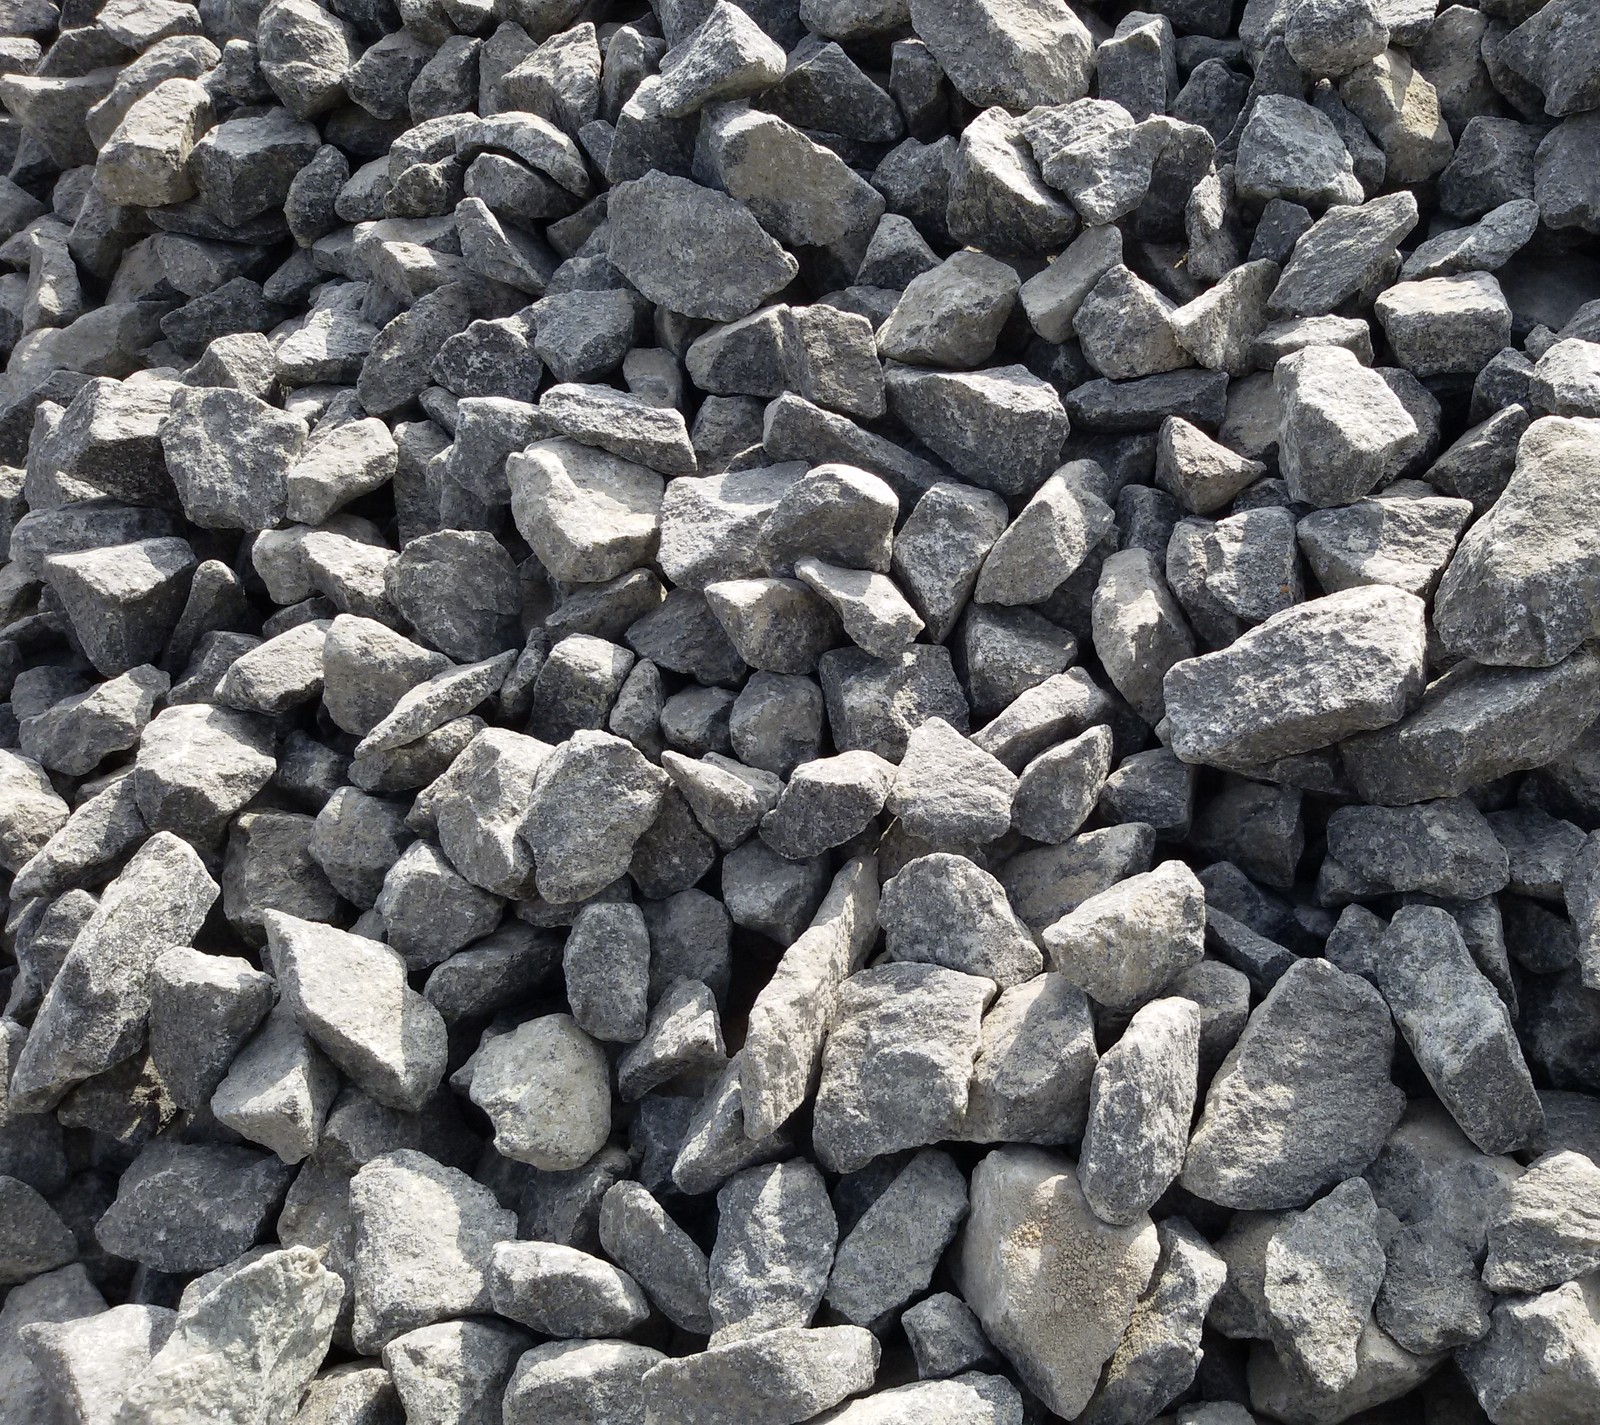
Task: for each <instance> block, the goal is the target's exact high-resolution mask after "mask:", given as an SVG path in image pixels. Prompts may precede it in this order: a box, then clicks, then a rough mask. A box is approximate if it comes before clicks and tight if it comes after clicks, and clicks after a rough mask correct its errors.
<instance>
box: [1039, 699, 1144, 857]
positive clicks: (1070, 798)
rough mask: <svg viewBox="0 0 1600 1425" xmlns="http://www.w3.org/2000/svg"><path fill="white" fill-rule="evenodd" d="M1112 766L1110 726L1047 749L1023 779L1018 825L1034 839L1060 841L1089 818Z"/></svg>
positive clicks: (1067, 837) (1098, 728)
mask: <svg viewBox="0 0 1600 1425" xmlns="http://www.w3.org/2000/svg"><path fill="white" fill-rule="evenodd" d="M1110 770H1111V729H1110V728H1109V727H1106V726H1104V725H1102V726H1099V727H1091V728H1090V729H1089V730H1088V731H1087V732H1084V733H1080V734H1079V735H1078V736H1077V737H1073V738H1069V739H1068V740H1067V741H1065V742H1062V743H1060V744H1058V745H1057V746H1055V747H1052V748H1050V749H1049V750H1048V751H1046V752H1041V753H1040V754H1039V755H1038V756H1037V757H1035V758H1034V759H1033V760H1032V761H1031V762H1029V763H1028V765H1027V766H1026V767H1025V768H1024V769H1023V771H1022V776H1021V777H1020V778H1019V779H1018V781H1017V790H1016V796H1015V798H1014V800H1013V801H1012V805H1011V824H1012V826H1013V827H1014V828H1015V829H1016V830H1017V831H1018V832H1020V833H1021V834H1022V835H1024V836H1026V837H1029V838H1030V839H1032V840H1034V841H1041V842H1044V843H1045V844H1046V845H1051V846H1056V845H1060V844H1061V843H1062V842H1064V841H1067V840H1068V839H1070V838H1071V837H1072V836H1073V835H1074V834H1075V833H1076V832H1077V830H1078V828H1079V827H1081V826H1082V825H1083V823H1084V822H1085V821H1086V820H1088V817H1089V813H1090V812H1092V811H1093V810H1094V808H1095V803H1096V801H1097V800H1099V799H1100V798H1101V789H1102V788H1103V787H1104V786H1105V784H1106V776H1107V774H1108V773H1109V772H1110ZM1118 819H1119V820H1124V821H1127V820H1134V819H1135V818H1132V817H1119V818H1118Z"/></svg>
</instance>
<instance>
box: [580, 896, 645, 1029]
mask: <svg viewBox="0 0 1600 1425" xmlns="http://www.w3.org/2000/svg"><path fill="white" fill-rule="evenodd" d="M562 963H563V966H564V969H565V977H566V986H567V1002H568V1003H569V1004H570V1005H571V1006H572V1013H573V1018H574V1019H576V1020H577V1022H578V1026H579V1027H580V1028H581V1029H582V1030H583V1031H584V1032H585V1033H586V1034H590V1035H592V1036H593V1037H594V1038H596V1039H602V1040H609V1041H612V1042H616V1043H623V1044H632V1043H635V1042H637V1041H638V1040H639V1039H641V1038H643V1037H644V1031H645V1025H646V1023H647V1022H648V1015H649V1006H648V1004H647V1002H646V999H647V993H648V990H649V982H650V931H649V929H648V927H647V926H646V925H645V919H644V913H643V912H642V911H641V910H640V909H639V908H638V907H637V906H635V905H630V904H628V903H627V902H621V903H618V904H615V905H603V904H591V905H586V906H584V908H583V909H582V910H580V911H579V912H578V914H577V918H576V919H575V920H574V921H573V922H572V930H571V933H570V934H569V935H568V936H567V943H566V948H565V950H564V952H563V960H562Z"/></svg>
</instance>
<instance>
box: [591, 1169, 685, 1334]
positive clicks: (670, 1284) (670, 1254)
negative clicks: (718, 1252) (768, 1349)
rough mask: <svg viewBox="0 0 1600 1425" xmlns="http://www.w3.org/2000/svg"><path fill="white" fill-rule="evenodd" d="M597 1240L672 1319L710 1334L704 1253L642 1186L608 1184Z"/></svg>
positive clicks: (678, 1324)
mask: <svg viewBox="0 0 1600 1425" xmlns="http://www.w3.org/2000/svg"><path fill="white" fill-rule="evenodd" d="M600 1241H601V1243H602V1244H603V1246H604V1247H605V1250H606V1254H607V1255H608V1256H609V1257H611V1258H612V1259H613V1260H614V1261H616V1262H617V1263H618V1264H619V1265H620V1266H621V1267H622V1269H623V1270H624V1271H626V1272H627V1273H628V1274H629V1275H630V1276H631V1277H633V1279H634V1280H635V1281H637V1282H638V1283H639V1285H640V1286H641V1287H642V1288H643V1289H644V1292H645V1295H647V1296H648V1297H649V1298H650V1300H651V1301H652V1302H653V1303H654V1304H655V1306H656V1307H657V1308H658V1309H659V1310H660V1311H661V1313H662V1314H663V1315H664V1316H666V1317H667V1318H668V1319H670V1320H671V1321H672V1322H673V1324H674V1325H676V1326H678V1327H680V1328H681V1329H683V1330H685V1331H690V1332H693V1333H695V1334H696V1335H701V1336H704V1335H709V1334H710V1332H711V1329H712V1317H711V1308H710V1304H709V1303H710V1296H709V1291H710V1288H709V1284H708V1272H709V1264H708V1262H707V1259H706V1254H705V1253H704V1252H702V1251H701V1250H700V1248H699V1246H698V1245H696V1243H695V1241H694V1239H693V1238H691V1237H690V1236H689V1234H688V1233H686V1232H685V1231H684V1230H683V1228H681V1227H680V1226H678V1224H677V1223H676V1222H674V1221H673V1220H672V1218H671V1217H669V1216H668V1215H667V1213H666V1211H665V1210H664V1209H663V1208H662V1206H661V1204H660V1203H659V1202H657V1201H656V1199H655V1198H654V1197H653V1196H652V1195H651V1194H650V1192H649V1191H648V1190H647V1189H646V1188H644V1187H643V1186H641V1185H640V1184H638V1183H632V1182H619V1183H615V1184H613V1185H612V1187H611V1188H609V1189H608V1190H607V1192H606V1195H605V1201H604V1202H603V1203H602V1205H601V1209H600Z"/></svg>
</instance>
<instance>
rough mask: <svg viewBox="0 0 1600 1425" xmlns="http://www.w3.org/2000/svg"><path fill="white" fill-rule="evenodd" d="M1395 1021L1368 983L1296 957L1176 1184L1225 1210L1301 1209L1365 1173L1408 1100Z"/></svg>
mask: <svg viewBox="0 0 1600 1425" xmlns="http://www.w3.org/2000/svg"><path fill="white" fill-rule="evenodd" d="M1393 1057H1394V1023H1393V1021H1392V1020H1391V1019H1390V1017H1389V1010H1388V1006H1387V1005H1385V1004H1384V1002H1383V1000H1382V998H1381V997H1380V996H1379V994H1378V992H1377V991H1376V990H1375V989H1373V987H1372V986H1371V985H1369V984H1368V983H1367V982H1366V981H1365V980H1363V979H1361V978H1359V977H1358V976H1355V975H1348V974H1346V973H1345V972H1344V971H1342V970H1337V969H1335V968H1334V967H1333V966H1332V965H1330V964H1328V963H1327V962H1326V961H1324V960H1300V961H1297V962H1296V963H1295V964H1294V965H1292V966H1291V967H1290V968H1289V970H1288V971H1287V972H1286V973H1285V974H1284V975H1283V977H1282V978H1281V979H1280V980H1279V981H1278V982H1277V984H1276V985H1274V986H1273V987H1272V989H1271V991H1270V992H1269V993H1268V995H1267V997H1266V999H1264V1000H1263V1001H1262V1002H1261V1004H1260V1005H1259V1006H1257V1008H1256V1010H1255V1012H1254V1013H1253V1014H1252V1015H1251V1016H1250V1022H1249V1023H1248V1024H1247V1025H1246V1026H1245V1028H1244V1032H1243V1033H1242V1034H1241V1035H1240V1036H1239V1041H1238V1043H1237V1044H1235V1045H1234V1047H1233V1049H1232V1050H1231V1051H1230V1052H1229V1054H1228V1057H1227V1058H1226V1059H1225V1060H1223V1063H1222V1067H1221V1068H1220V1069H1219V1070H1218V1071H1217V1075H1216V1077H1215V1078H1214V1079H1213V1080H1212V1081H1211V1087H1210V1089H1209V1091H1208V1092H1207V1094H1206V1102H1205V1111H1204V1112H1203V1113H1202V1114H1201V1117H1200V1122H1199V1124H1198V1125H1197V1126H1196V1128H1195V1130H1194V1135H1193V1137H1192V1138H1191V1139H1190V1142H1189V1154H1188V1158H1187V1159H1186V1160H1185V1162H1184V1167H1183V1173H1182V1176H1181V1178H1180V1182H1181V1183H1182V1184H1183V1186H1184V1187H1186V1188H1188V1190H1189V1191H1190V1192H1192V1193H1195V1194H1197V1195H1198V1196H1200V1197H1203V1198H1206V1199H1208V1200H1209V1201H1211V1202H1216V1203H1220V1204H1222V1205H1223V1206H1225V1207H1234V1208H1255V1209H1264V1208H1280V1207H1298V1206H1299V1205H1300V1204H1301V1203H1303V1202H1305V1201H1306V1200H1307V1199H1308V1198H1310V1197H1311V1196H1312V1195H1313V1194H1315V1193H1317V1192H1319V1191H1320V1190H1322V1189H1323V1188H1326V1187H1328V1186H1330V1185H1332V1184H1333V1183H1336V1182H1340V1181H1342V1180H1343V1179H1345V1178H1347V1177H1350V1176H1352V1175H1353V1174H1355V1173H1358V1172H1360V1171H1361V1170H1362V1169H1363V1168H1365V1167H1366V1166H1367V1164H1368V1163H1370V1162H1371V1161H1372V1160H1373V1159H1374V1158H1375V1157H1376V1156H1377V1154H1378V1150H1379V1149H1380V1148H1381V1147H1382V1146H1383V1141H1384V1139H1385V1138H1387V1137H1388V1134H1389V1130H1390V1129H1391V1128H1392V1127H1393V1126H1394V1125H1395V1123H1396V1122H1397V1121H1398V1120H1399V1117H1400V1114H1401V1112H1402V1111H1403V1110H1404V1108H1405V1095H1404V1094H1403V1093H1401V1091H1400V1090H1399V1089H1397V1088H1396V1087H1395V1086H1394V1084H1393V1083H1392V1082H1390V1079H1389V1065H1390V1061H1391V1060H1392V1059H1393Z"/></svg>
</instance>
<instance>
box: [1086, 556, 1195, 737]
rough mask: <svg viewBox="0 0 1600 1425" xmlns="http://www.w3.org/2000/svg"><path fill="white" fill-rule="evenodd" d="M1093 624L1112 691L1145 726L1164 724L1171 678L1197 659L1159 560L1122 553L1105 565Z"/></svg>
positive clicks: (1096, 644)
mask: <svg viewBox="0 0 1600 1425" xmlns="http://www.w3.org/2000/svg"><path fill="white" fill-rule="evenodd" d="M1091 620H1092V628H1093V632H1094V646H1095V652H1096V653H1097V654H1099V656H1100V661H1101V662H1102V663H1103V664H1104V665H1105V669H1106V674H1107V676H1108V677H1110V679H1111V682H1112V685H1113V686H1114V687H1115V688H1116V690H1117V691H1118V692H1119V693H1121V694H1122V696H1123V697H1124V698H1126V699H1127V700H1128V702H1129V703H1130V704H1131V705H1132V706H1133V709H1134V711H1135V712H1137V713H1138V714H1139V715H1140V716H1141V717H1142V718H1144V719H1145V721H1146V722H1149V723H1152V724H1153V723H1156V722H1159V721H1160V720H1161V718H1162V717H1163V716H1164V715H1165V712H1166V701H1165V694H1164V692H1163V683H1164V680H1165V678H1166V675H1167V673H1168V672H1169V671H1170V670H1171V669H1172V667H1173V666H1174V665H1175V664H1179V663H1183V662H1185V661H1186V660H1192V659H1193V657H1194V652H1195V645H1194V635H1193V633H1192V632H1191V631H1190V629H1189V624H1188V621H1187V620H1186V619H1185V618H1184V615H1183V609H1182V607H1181V606H1180V605H1179V603H1178V601H1177V599H1176V598H1175V597H1173V594H1172V591H1171V590H1170V589H1169V588H1168V587H1167V582H1166V579H1165V578H1164V577H1163V574H1162V568H1161V562H1160V561H1158V560H1157V558H1156V556H1155V555H1154V554H1152V553H1151V552H1150V551H1149V550H1147V549H1123V550H1120V551H1119V552H1117V553H1116V554H1113V555H1112V556H1111V557H1110V558H1109V559H1107V560H1106V561H1105V563H1104V564H1103V565H1102V566H1101V569H1100V578H1099V581H1098V582H1097V583H1096V585H1095V590H1094V601H1093V605H1092V613H1091Z"/></svg>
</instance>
